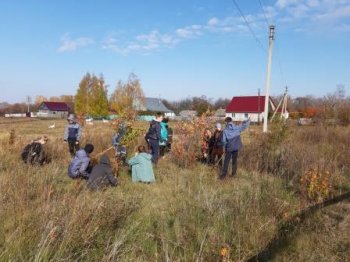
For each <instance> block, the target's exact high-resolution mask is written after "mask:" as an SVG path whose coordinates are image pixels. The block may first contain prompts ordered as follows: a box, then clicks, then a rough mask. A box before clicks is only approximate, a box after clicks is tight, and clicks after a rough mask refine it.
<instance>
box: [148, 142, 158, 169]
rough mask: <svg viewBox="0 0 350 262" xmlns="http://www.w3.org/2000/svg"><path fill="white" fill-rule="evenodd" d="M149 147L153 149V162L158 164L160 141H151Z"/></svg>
mask: <svg viewBox="0 0 350 262" xmlns="http://www.w3.org/2000/svg"><path fill="white" fill-rule="evenodd" d="M149 145H150V147H151V154H152V162H153V163H154V164H157V162H158V158H159V140H158V139H149Z"/></svg>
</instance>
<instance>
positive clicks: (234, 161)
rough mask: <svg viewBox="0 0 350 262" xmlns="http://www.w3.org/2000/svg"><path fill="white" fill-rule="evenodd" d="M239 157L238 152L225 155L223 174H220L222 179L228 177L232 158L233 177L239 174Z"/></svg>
mask: <svg viewBox="0 0 350 262" xmlns="http://www.w3.org/2000/svg"><path fill="white" fill-rule="evenodd" d="M237 156H238V151H232V152H226V153H225V159H224V166H223V167H222V170H221V174H220V178H221V179H223V178H225V177H226V174H227V170H228V165H229V163H230V160H231V158H232V176H235V175H236V173H237Z"/></svg>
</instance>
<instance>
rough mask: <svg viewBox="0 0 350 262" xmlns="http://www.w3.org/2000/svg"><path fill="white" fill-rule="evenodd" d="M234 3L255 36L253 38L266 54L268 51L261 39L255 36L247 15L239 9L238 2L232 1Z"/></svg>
mask: <svg viewBox="0 0 350 262" xmlns="http://www.w3.org/2000/svg"><path fill="white" fill-rule="evenodd" d="M232 2H233V3H234V5H235V6H236V8H237V10H238V12H239V14H240V15H241V17H242V18H243V20H244V22H245V24H246V25H247V27H248V29H249V31H250V33H251V34H252V35H253V37H254V38H255V41H256V42H257V43H258V44H259V45H260V47H261V48H262V49H263V50H264V52H266V49H265V48H264V46H263V44H262V43H261V42H260V40H259V38H258V37H257V36H256V35H255V33H254V31H253V29H252V28H251V26H250V24H249V22H248V20H247V19H246V17H245V15H244V14H243V12H242V10H241V8H240V7H239V5H238V3H237V2H236V0H232Z"/></svg>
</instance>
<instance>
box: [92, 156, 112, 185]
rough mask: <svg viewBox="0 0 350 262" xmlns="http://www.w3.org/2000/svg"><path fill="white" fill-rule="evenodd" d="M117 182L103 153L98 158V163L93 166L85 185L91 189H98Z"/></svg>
mask: <svg viewBox="0 0 350 262" xmlns="http://www.w3.org/2000/svg"><path fill="white" fill-rule="evenodd" d="M117 183H118V182H117V179H116V178H115V177H114V176H113V170H112V167H111V163H110V161H109V158H108V156H106V155H105V154H104V155H102V156H101V158H100V163H99V164H98V165H96V166H94V167H93V169H92V171H91V174H90V176H89V180H88V182H87V187H88V188H89V189H91V190H99V189H103V188H105V187H106V186H109V185H111V186H116V185H117Z"/></svg>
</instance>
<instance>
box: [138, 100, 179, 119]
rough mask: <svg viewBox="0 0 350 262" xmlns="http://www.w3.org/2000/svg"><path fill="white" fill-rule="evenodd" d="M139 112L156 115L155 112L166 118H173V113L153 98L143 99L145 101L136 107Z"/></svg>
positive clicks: (160, 101)
mask: <svg viewBox="0 0 350 262" xmlns="http://www.w3.org/2000/svg"><path fill="white" fill-rule="evenodd" d="M137 108H138V110H139V111H141V112H142V111H144V112H148V113H150V114H153V115H154V114H156V113H157V112H161V113H163V114H164V115H165V116H166V117H173V116H175V113H174V111H172V110H170V109H169V108H167V107H166V106H165V105H164V104H163V102H162V100H161V99H159V98H153V97H145V101H144V104H143V105H140V104H139V105H138V106H137Z"/></svg>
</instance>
